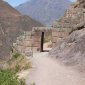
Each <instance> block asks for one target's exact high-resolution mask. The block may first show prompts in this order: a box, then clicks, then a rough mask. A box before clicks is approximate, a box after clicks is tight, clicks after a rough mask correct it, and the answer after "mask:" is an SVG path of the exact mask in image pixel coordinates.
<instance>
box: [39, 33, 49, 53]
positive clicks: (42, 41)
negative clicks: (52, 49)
mask: <svg viewBox="0 0 85 85" xmlns="http://www.w3.org/2000/svg"><path fill="white" fill-rule="evenodd" d="M44 37H45V33H44V32H42V33H41V50H40V51H41V52H49V50H44Z"/></svg>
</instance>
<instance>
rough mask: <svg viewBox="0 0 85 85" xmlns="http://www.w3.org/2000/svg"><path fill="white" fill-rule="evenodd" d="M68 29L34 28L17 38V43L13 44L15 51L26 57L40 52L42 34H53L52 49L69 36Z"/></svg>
mask: <svg viewBox="0 0 85 85" xmlns="http://www.w3.org/2000/svg"><path fill="white" fill-rule="evenodd" d="M67 29H68V28H62V29H61V28H57V29H56V28H53V27H33V28H32V31H29V32H27V31H26V32H24V34H23V35H21V36H19V37H18V38H17V41H16V43H14V44H13V46H14V47H15V49H17V50H18V51H19V52H20V53H22V54H23V55H25V56H29V57H30V56H32V54H33V52H40V50H41V34H42V32H44V33H45V34H48V32H49V33H51V34H50V35H51V41H52V47H53V46H55V44H56V43H58V42H60V41H61V40H62V39H63V38H65V37H66V36H68V35H69V32H68V31H67Z"/></svg>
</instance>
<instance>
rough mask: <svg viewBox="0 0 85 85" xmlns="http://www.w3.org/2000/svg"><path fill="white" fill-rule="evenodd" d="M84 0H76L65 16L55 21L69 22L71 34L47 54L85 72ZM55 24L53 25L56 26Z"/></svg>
mask: <svg viewBox="0 0 85 85" xmlns="http://www.w3.org/2000/svg"><path fill="white" fill-rule="evenodd" d="M84 2H85V1H84V0H78V2H77V3H79V4H77V5H76V7H75V6H74V5H73V6H72V8H71V9H69V10H68V11H67V12H66V14H65V16H64V17H63V18H62V19H61V20H59V21H58V22H56V23H61V24H62V23H63V24H64V25H65V23H68V24H70V25H69V27H70V28H71V34H70V35H69V36H67V37H66V38H64V39H63V40H62V41H61V42H59V43H58V44H57V45H56V47H54V48H53V49H52V50H51V51H50V53H49V55H50V56H51V57H55V58H56V59H58V60H59V61H60V62H62V63H63V64H65V65H66V66H72V67H73V68H75V69H77V70H79V71H83V72H85V11H84V10H85V8H84V5H85V3H84ZM57 26H58V25H56V26H55V27H57Z"/></svg>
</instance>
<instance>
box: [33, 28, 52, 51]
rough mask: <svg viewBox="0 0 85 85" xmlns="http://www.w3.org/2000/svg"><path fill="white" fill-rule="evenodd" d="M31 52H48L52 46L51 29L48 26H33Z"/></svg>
mask: <svg viewBox="0 0 85 85" xmlns="http://www.w3.org/2000/svg"><path fill="white" fill-rule="evenodd" d="M32 32H33V36H32V40H33V47H32V49H33V52H35V51H39V52H49V50H50V49H51V48H52V29H51V28H48V27H38V28H37V27H35V28H33V31H32Z"/></svg>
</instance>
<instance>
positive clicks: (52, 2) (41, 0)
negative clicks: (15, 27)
mask: <svg viewBox="0 0 85 85" xmlns="http://www.w3.org/2000/svg"><path fill="white" fill-rule="evenodd" d="M70 4H71V2H70V1H68V0H67V1H66V0H57V1H56V0H36V1H35V0H31V1H28V2H25V3H23V4H21V5H19V6H17V7H16V9H17V10H18V11H19V12H20V13H22V14H23V15H29V16H31V17H32V18H33V19H35V20H37V21H39V22H41V23H43V24H45V25H50V24H51V25H52V23H53V21H55V20H56V19H59V18H60V17H61V16H63V14H64V12H65V11H66V10H67V8H69V6H70Z"/></svg>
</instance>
